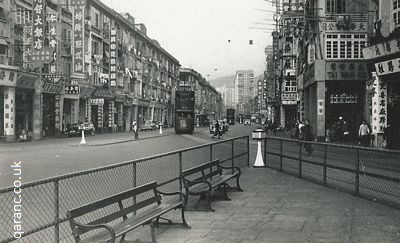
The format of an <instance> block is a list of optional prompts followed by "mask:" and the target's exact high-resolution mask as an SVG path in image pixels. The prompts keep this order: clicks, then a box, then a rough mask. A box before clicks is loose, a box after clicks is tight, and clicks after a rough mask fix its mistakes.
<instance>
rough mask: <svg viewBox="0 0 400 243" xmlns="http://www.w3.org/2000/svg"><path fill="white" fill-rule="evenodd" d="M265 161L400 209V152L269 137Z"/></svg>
mask: <svg viewBox="0 0 400 243" xmlns="http://www.w3.org/2000/svg"><path fill="white" fill-rule="evenodd" d="M309 152H311V153H309ZM264 161H266V165H267V166H268V167H270V168H273V169H277V170H279V171H281V172H285V173H288V174H291V175H294V176H298V177H300V178H304V179H307V180H310V181H313V182H316V183H319V184H322V185H326V186H328V187H331V188H335V189H337V190H341V191H345V192H349V193H352V194H354V195H356V196H359V197H363V198H367V199H369V200H373V201H377V202H380V203H383V204H387V205H389V206H392V207H396V208H400V151H393V150H383V149H376V148H366V147H358V146H348V145H340V144H331V143H315V142H306V141H301V140H293V139H285V138H276V137H268V138H267V139H266V140H265V142H264Z"/></svg>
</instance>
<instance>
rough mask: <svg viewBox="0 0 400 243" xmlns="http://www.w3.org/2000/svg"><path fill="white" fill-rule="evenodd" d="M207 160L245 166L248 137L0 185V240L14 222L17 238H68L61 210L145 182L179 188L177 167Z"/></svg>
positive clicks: (11, 234)
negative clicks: (18, 185)
mask: <svg viewBox="0 0 400 243" xmlns="http://www.w3.org/2000/svg"><path fill="white" fill-rule="evenodd" d="M213 159H219V160H220V161H221V163H224V164H225V163H226V165H234V166H239V167H241V168H243V167H246V166H248V165H249V137H248V136H244V137H238V138H233V139H227V140H222V141H219V142H216V143H210V144H205V145H200V146H195V147H190V148H187V149H182V150H177V151H172V152H169V153H164V154H160V155H155V156H151V157H146V158H142V159H137V160H132V161H126V162H121V163H119V164H114V165H111V166H106V167H102V168H97V169H91V170H86V171H81V172H77V173H72V174H67V175H63V176H58V177H53V178H49V179H45V180H40V181H36V182H32V183H29V184H24V185H22V186H20V187H18V188H15V187H8V188H3V189H0V215H1V216H0V242H12V241H15V239H16V238H18V237H19V233H18V228H15V227H18V225H21V226H22V228H21V230H20V231H23V234H22V236H23V237H22V238H20V239H19V242H29V243H31V242H40V243H43V242H73V241H74V240H73V238H72V232H71V227H70V225H69V222H68V218H67V216H66V214H67V210H69V209H72V208H75V207H79V206H82V205H84V204H87V203H89V202H93V201H96V200H99V199H101V198H104V197H108V196H111V195H113V194H116V193H119V192H122V191H125V190H128V189H131V188H132V187H134V186H137V185H142V184H145V183H147V182H151V181H157V182H158V184H159V185H160V186H161V190H162V191H170V192H172V191H182V182H181V179H180V175H181V172H182V170H184V169H187V168H190V167H193V166H195V165H199V164H201V163H205V162H208V161H210V160H213ZM19 189H20V190H21V192H20V193H19ZM16 190H17V191H16ZM104 210H105V211H107V212H111V211H112V210H115V209H113V208H105V209H104ZM107 212H104V213H107ZM99 213H101V212H99ZM20 221H22V222H20ZM16 232H17V233H16ZM15 233H16V235H15Z"/></svg>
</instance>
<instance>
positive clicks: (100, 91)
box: [92, 87, 114, 99]
mask: <svg viewBox="0 0 400 243" xmlns="http://www.w3.org/2000/svg"><path fill="white" fill-rule="evenodd" d="M92 98H106V99H113V98H114V95H113V93H112V92H111V90H110V89H108V88H103V87H99V88H96V89H95V90H94V92H93V94H92Z"/></svg>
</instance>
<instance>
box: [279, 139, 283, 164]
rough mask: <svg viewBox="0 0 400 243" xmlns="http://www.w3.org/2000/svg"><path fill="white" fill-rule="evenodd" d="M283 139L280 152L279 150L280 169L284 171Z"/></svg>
mask: <svg viewBox="0 0 400 243" xmlns="http://www.w3.org/2000/svg"><path fill="white" fill-rule="evenodd" d="M280 141H281V144H280V145H281V146H280V152H279V155H280V156H279V157H280V164H279V169H280V171H283V157H282V153H283V140H280Z"/></svg>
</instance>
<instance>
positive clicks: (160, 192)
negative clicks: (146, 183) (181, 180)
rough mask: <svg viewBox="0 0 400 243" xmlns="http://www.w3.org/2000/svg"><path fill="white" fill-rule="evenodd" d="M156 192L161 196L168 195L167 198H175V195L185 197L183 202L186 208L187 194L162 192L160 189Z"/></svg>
mask: <svg viewBox="0 0 400 243" xmlns="http://www.w3.org/2000/svg"><path fill="white" fill-rule="evenodd" d="M156 191H157V192H158V193H159V194H161V195H166V196H174V195H181V196H182V197H183V200H184V202H183V203H184V206H185V207H186V203H187V200H188V199H187V195H186V194H185V193H183V192H180V191H176V192H162V191H160V190H158V189H156Z"/></svg>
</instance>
